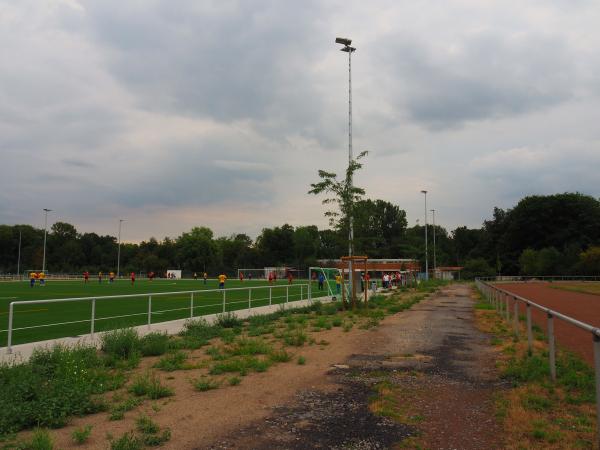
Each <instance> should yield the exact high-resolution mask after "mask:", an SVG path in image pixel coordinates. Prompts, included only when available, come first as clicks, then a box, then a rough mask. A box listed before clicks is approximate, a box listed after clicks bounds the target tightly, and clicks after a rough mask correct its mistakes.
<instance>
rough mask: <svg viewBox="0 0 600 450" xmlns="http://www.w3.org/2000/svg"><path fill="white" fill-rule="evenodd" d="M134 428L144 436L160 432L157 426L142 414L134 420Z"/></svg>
mask: <svg viewBox="0 0 600 450" xmlns="http://www.w3.org/2000/svg"><path fill="white" fill-rule="evenodd" d="M135 427H136V429H137V430H138V431H139V432H140V433H144V434H154V433H158V431H159V430H160V427H159V426H158V424H157V423H156V422H154V421H153V420H152V419H151V418H150V417H148V416H146V415H144V414H142V415H140V416H139V417H138V418H137V419H136V420H135Z"/></svg>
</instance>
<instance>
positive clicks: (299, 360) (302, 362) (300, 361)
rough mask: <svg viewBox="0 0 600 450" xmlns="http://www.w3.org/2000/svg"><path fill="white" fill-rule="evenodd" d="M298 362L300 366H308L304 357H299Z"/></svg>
mask: <svg viewBox="0 0 600 450" xmlns="http://www.w3.org/2000/svg"><path fill="white" fill-rule="evenodd" d="M297 362H298V365H299V366H303V365H304V364H306V358H305V357H304V356H302V355H301V356H298V359H297Z"/></svg>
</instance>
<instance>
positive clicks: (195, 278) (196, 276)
mask: <svg viewBox="0 0 600 450" xmlns="http://www.w3.org/2000/svg"><path fill="white" fill-rule="evenodd" d="M197 279H198V274H197V273H196V272H194V280H197Z"/></svg>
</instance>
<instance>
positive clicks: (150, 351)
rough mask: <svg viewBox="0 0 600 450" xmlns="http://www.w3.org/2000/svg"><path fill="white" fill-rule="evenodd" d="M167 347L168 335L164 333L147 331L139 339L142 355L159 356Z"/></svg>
mask: <svg viewBox="0 0 600 450" xmlns="http://www.w3.org/2000/svg"><path fill="white" fill-rule="evenodd" d="M168 349H169V336H167V334H166V333H157V332H154V333H149V334H147V335H145V336H144V337H142V338H141V339H140V352H141V353H142V356H160V355H163V354H165V353H166V352H167V350H168Z"/></svg>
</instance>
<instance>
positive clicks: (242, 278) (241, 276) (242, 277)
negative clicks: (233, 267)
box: [240, 272, 244, 283]
mask: <svg viewBox="0 0 600 450" xmlns="http://www.w3.org/2000/svg"><path fill="white" fill-rule="evenodd" d="M243 281H244V274H243V272H240V283H241V282H243Z"/></svg>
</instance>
